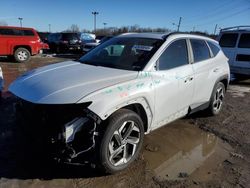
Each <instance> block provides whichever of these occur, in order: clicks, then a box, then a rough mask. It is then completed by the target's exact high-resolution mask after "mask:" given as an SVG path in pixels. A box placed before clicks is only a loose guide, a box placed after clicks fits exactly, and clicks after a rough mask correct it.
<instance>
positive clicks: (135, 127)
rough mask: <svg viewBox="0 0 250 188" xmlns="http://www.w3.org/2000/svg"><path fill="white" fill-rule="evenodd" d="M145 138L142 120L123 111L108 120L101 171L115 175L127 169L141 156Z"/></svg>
mask: <svg viewBox="0 0 250 188" xmlns="http://www.w3.org/2000/svg"><path fill="white" fill-rule="evenodd" d="M143 138H144V127H143V122H142V120H141V118H140V117H139V116H138V114H136V113H135V112H133V111H131V110H127V109H121V110H119V111H117V112H115V113H114V114H113V115H111V117H110V118H109V119H108V120H107V127H106V129H105V130H104V134H103V137H102V139H101V142H100V148H99V164H98V165H99V167H100V168H99V169H101V171H103V172H104V173H108V174H113V173H116V172H118V171H121V170H123V169H125V168H127V167H128V166H129V165H130V164H131V163H132V162H133V161H134V160H135V159H136V158H137V157H138V155H139V153H140V150H141V147H142V143H143Z"/></svg>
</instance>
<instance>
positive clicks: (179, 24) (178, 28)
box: [177, 17, 182, 32]
mask: <svg viewBox="0 0 250 188" xmlns="http://www.w3.org/2000/svg"><path fill="white" fill-rule="evenodd" d="M181 19H182V17H180V19H179V23H178V27H177V31H178V32H179V31H180V26H181Z"/></svg>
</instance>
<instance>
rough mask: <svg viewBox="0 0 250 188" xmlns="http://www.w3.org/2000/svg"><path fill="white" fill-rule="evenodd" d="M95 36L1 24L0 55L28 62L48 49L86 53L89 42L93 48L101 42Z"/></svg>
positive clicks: (56, 51) (60, 51)
mask: <svg viewBox="0 0 250 188" xmlns="http://www.w3.org/2000/svg"><path fill="white" fill-rule="evenodd" d="M95 38H96V36H95V35H94V34H91V33H72V32H61V33H49V32H37V31H36V30H35V29H33V28H24V27H12V26H0V56H8V57H9V58H12V57H14V58H15V60H16V61H17V62H27V61H29V60H30V57H31V56H33V55H37V54H39V53H42V52H43V50H48V49H50V51H52V52H55V53H68V52H72V51H78V52H80V53H84V52H87V51H89V50H90V48H89V44H90V46H91V48H93V47H95V46H97V45H99V44H100V43H101V42H97V41H96V40H95ZM83 49H85V50H83ZM86 49H88V50H86Z"/></svg>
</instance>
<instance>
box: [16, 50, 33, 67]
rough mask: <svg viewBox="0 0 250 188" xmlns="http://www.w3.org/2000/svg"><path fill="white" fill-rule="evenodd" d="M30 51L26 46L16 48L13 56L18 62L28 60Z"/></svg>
mask: <svg viewBox="0 0 250 188" xmlns="http://www.w3.org/2000/svg"><path fill="white" fill-rule="evenodd" d="M30 56H31V55H30V52H29V50H27V49H26V48H17V49H16V51H15V53H14V57H15V60H16V61H17V62H19V63H23V62H28V61H29V60H30Z"/></svg>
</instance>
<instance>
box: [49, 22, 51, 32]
mask: <svg viewBox="0 0 250 188" xmlns="http://www.w3.org/2000/svg"><path fill="white" fill-rule="evenodd" d="M49 32H50V33H51V24H49Z"/></svg>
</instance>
